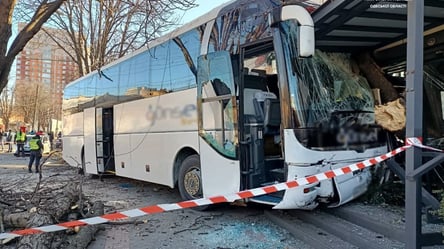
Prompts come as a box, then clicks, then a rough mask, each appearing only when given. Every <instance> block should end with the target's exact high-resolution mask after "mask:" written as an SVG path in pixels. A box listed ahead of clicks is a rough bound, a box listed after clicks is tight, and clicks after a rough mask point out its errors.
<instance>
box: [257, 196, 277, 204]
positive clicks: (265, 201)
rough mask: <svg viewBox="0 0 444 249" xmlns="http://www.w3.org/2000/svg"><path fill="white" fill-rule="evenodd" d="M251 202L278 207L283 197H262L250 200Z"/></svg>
mask: <svg viewBox="0 0 444 249" xmlns="http://www.w3.org/2000/svg"><path fill="white" fill-rule="evenodd" d="M250 201H252V202H257V203H262V204H268V205H276V204H278V203H279V202H281V201H282V197H278V196H273V195H261V196H256V197H253V198H250Z"/></svg>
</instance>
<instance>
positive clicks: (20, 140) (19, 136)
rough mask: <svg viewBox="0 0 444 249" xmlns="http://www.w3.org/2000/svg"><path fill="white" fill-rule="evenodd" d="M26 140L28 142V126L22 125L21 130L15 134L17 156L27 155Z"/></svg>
mask: <svg viewBox="0 0 444 249" xmlns="http://www.w3.org/2000/svg"><path fill="white" fill-rule="evenodd" d="M25 142H26V127H20V130H19V131H18V132H17V133H16V134H15V137H14V144H16V145H17V151H16V152H15V153H14V155H15V156H22V157H24V156H25V148H24V146H25Z"/></svg>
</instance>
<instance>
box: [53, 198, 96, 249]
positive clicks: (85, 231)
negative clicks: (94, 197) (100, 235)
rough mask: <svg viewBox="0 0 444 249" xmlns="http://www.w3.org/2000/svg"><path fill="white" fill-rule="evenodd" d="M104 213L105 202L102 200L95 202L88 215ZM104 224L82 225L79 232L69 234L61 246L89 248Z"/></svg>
mask: <svg viewBox="0 0 444 249" xmlns="http://www.w3.org/2000/svg"><path fill="white" fill-rule="evenodd" d="M103 214H104V204H103V202H101V201H98V202H95V203H94V205H93V207H92V209H91V211H90V212H89V213H88V214H87V215H86V217H94V216H100V215H103ZM101 226H102V225H93V226H84V227H80V230H79V232H78V233H77V234H76V235H72V236H68V238H67V239H66V241H65V242H64V243H63V244H62V245H61V247H60V248H65V249H84V248H87V247H88V245H89V243H91V241H92V240H93V239H94V238H95V235H96V233H97V231H98V230H99V229H100V228H101Z"/></svg>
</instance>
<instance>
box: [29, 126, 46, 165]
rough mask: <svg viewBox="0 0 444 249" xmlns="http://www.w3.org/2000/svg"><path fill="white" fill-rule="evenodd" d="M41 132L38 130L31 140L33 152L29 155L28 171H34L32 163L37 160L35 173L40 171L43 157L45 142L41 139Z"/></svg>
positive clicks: (30, 144) (30, 145)
mask: <svg viewBox="0 0 444 249" xmlns="http://www.w3.org/2000/svg"><path fill="white" fill-rule="evenodd" d="M41 134H42V133H41V132H37V133H36V135H35V136H33V137H32V138H31V140H29V147H30V149H31V154H30V156H29V163H28V171H29V173H32V163H34V160H35V173H39V165H40V159H41V158H42V150H43V143H42V141H41V140H40V135H41Z"/></svg>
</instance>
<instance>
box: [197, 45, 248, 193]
mask: <svg viewBox="0 0 444 249" xmlns="http://www.w3.org/2000/svg"><path fill="white" fill-rule="evenodd" d="M197 81H198V89H197V93H198V100H197V108H198V120H199V121H198V125H199V150H200V165H201V176H202V189H203V195H204V196H211V195H219V194H223V193H233V192H237V191H239V188H240V168H239V161H238V160H237V144H238V139H237V103H236V91H235V87H234V80H233V70H232V64H231V58H230V54H229V53H228V52H226V51H218V52H214V53H209V54H207V55H202V56H200V57H199V60H198V76H197Z"/></svg>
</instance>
